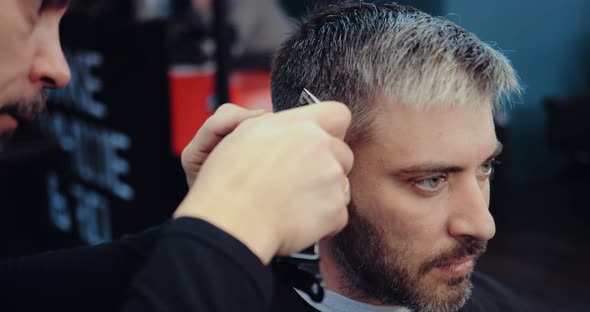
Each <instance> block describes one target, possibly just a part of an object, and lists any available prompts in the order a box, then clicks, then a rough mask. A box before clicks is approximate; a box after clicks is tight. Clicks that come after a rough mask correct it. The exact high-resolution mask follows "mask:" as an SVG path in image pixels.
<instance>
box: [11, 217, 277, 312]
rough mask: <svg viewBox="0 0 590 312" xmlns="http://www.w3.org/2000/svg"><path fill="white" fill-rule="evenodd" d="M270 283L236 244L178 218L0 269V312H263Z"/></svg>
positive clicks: (211, 228)
mask: <svg viewBox="0 0 590 312" xmlns="http://www.w3.org/2000/svg"><path fill="white" fill-rule="evenodd" d="M271 292H272V275H271V272H270V270H269V269H268V268H267V267H265V266H264V265H263V264H262V262H261V261H260V260H259V258H258V257H256V256H255V255H254V254H253V253H252V252H251V251H250V250H249V249H248V248H247V247H246V246H244V245H243V244H242V243H241V242H239V241H238V240H236V239H235V238H233V237H232V236H230V235H229V234H227V233H225V232H223V231H221V230H220V229H218V228H216V227H214V226H212V225H211V224H209V223H207V222H204V221H202V220H198V219H192V218H180V219H177V220H173V221H170V222H168V223H167V224H165V225H164V226H162V227H161V228H159V229H156V230H151V231H147V232H144V233H142V234H139V235H135V236H131V237H127V238H124V239H122V240H120V241H117V242H114V243H110V244H105V245H100V246H95V247H86V248H79V249H72V250H65V251H58V252H51V253H46V254H42V255H38V256H32V257H23V258H19V259H13V260H9V261H3V262H0V311H3V312H4V311H60V312H62V311H103V312H106V311H195V312H197V311H224V312H225V311H227V312H230V311H231V312H235V311H265V310H268V306H269V305H270V300H271Z"/></svg>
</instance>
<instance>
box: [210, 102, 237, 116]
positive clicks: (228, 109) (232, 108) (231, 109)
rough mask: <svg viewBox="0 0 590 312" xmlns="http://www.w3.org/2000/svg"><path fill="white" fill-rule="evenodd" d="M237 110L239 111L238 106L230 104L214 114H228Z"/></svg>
mask: <svg viewBox="0 0 590 312" xmlns="http://www.w3.org/2000/svg"><path fill="white" fill-rule="evenodd" d="M237 110H239V106H237V105H235V104H232V103H225V104H222V105H221V106H219V107H218V108H217V110H216V111H215V114H229V113H232V112H235V111H237Z"/></svg>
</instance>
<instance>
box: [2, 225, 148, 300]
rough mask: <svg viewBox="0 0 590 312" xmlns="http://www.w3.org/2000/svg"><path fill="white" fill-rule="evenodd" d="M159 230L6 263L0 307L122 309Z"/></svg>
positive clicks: (4, 262) (3, 263) (3, 266)
mask: <svg viewBox="0 0 590 312" xmlns="http://www.w3.org/2000/svg"><path fill="white" fill-rule="evenodd" d="M158 231H159V230H158V229H152V230H148V231H145V232H143V233H141V234H137V235H133V236H127V237H125V238H123V239H121V240H119V241H116V242H112V243H109V244H103V245H98V246H93V247H83V248H76V249H70V250H61V251H55V252H49V253H45V254H40V255H35V256H30V257H21V258H17V259H11V260H7V261H2V262H0V311H41V310H50V311H114V310H116V309H117V307H120V306H121V303H122V302H123V300H124V299H125V294H126V293H127V288H128V285H129V281H130V280H131V279H132V278H133V276H135V274H136V273H137V271H138V270H139V268H141V266H142V265H143V264H144V262H145V259H146V257H147V255H148V254H149V252H150V250H151V248H152V247H153V245H154V243H155V242H156V239H157V237H158V235H159V233H158Z"/></svg>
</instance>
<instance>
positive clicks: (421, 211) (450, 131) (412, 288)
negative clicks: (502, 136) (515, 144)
mask: <svg viewBox="0 0 590 312" xmlns="http://www.w3.org/2000/svg"><path fill="white" fill-rule="evenodd" d="M376 109H377V110H378V113H377V117H376V118H377V120H376V125H375V136H374V138H373V139H372V140H371V141H370V142H367V143H363V144H361V145H360V146H358V147H356V148H355V151H354V153H355V165H354V168H353V170H352V172H351V174H350V182H351V191H352V199H353V201H352V204H351V206H350V208H351V217H350V224H349V226H348V227H347V228H346V229H345V230H344V231H343V232H342V233H341V234H339V235H338V236H336V238H335V239H333V240H332V243H333V245H332V246H333V247H335V248H334V250H335V251H334V252H335V255H336V256H337V257H340V265H341V266H342V267H343V269H344V270H343V271H344V273H345V276H346V277H347V279H348V282H349V285H346V286H349V287H348V288H347V289H351V290H352V291H353V292H356V293H357V295H359V296H360V297H361V298H363V297H364V298H365V299H367V300H368V301H369V302H377V303H386V304H402V305H406V306H410V307H413V308H415V309H417V310H420V311H453V310H456V309H458V308H459V307H460V306H462V304H463V303H464V301H465V300H466V299H467V298H468V296H469V293H470V289H471V283H470V281H469V277H470V274H471V272H472V269H473V266H474V263H475V259H476V258H477V257H478V256H479V255H480V254H481V253H483V251H484V250H485V246H486V242H487V241H488V240H489V239H491V238H492V237H493V236H494V233H495V225H494V220H493V218H492V216H491V215H490V213H489V211H488V205H489V198H490V195H489V194H490V175H491V173H492V162H493V158H494V157H495V156H496V155H497V154H498V152H499V150H498V143H497V141H496V135H495V132H494V124H493V119H492V113H491V111H490V109H489V107H488V108H487V109H479V110H470V109H459V108H450V109H441V108H432V109H429V110H428V111H417V110H414V109H410V108H407V107H404V106H402V105H399V104H397V103H393V102H391V101H388V100H383V101H380V103H379V104H378V108H376ZM346 286H345V287H346Z"/></svg>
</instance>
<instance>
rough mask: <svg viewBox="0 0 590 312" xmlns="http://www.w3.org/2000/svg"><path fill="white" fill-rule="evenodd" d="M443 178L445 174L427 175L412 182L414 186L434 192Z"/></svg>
mask: <svg viewBox="0 0 590 312" xmlns="http://www.w3.org/2000/svg"><path fill="white" fill-rule="evenodd" d="M445 179H446V177H445V176H442V175H438V176H433V177H428V178H425V179H420V180H416V181H414V184H416V186H418V187H419V188H420V189H422V190H425V191H429V192H435V191H437V190H438V189H439V188H440V186H441V184H442V183H443V182H444V181H445Z"/></svg>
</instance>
